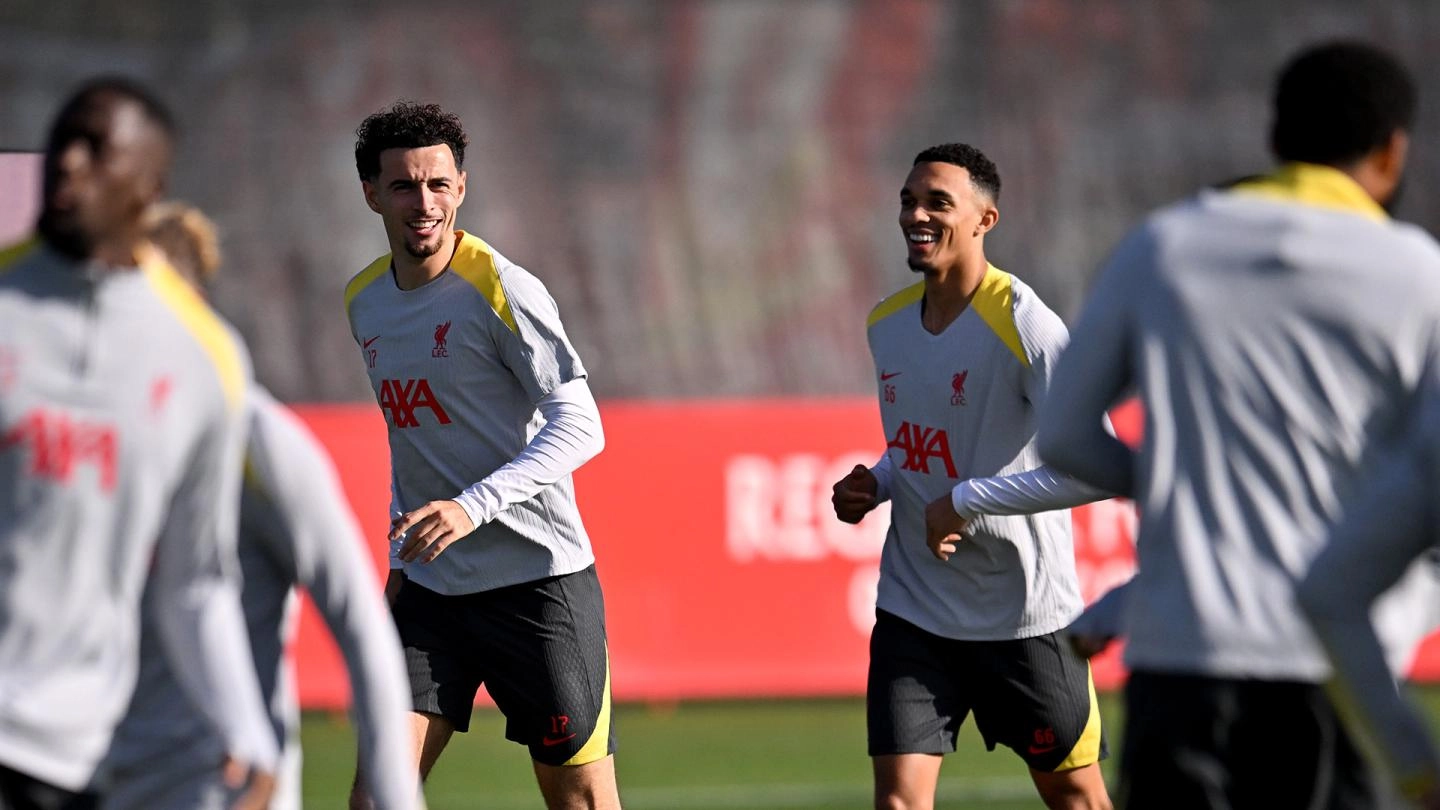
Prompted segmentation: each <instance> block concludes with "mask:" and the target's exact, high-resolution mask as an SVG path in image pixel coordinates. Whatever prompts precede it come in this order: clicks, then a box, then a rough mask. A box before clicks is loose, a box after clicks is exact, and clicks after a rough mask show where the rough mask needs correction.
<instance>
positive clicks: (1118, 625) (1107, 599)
mask: <svg viewBox="0 0 1440 810" xmlns="http://www.w3.org/2000/svg"><path fill="white" fill-rule="evenodd" d="M1133 581H1134V580H1126V581H1125V582H1123V583H1121V584H1119V585H1116V586H1115V587H1113V588H1111V589H1110V590H1108V591H1106V592H1105V595H1104V596H1102V597H1100V598H1099V599H1096V600H1095V603H1094V604H1092V605H1090V606H1089V607H1087V608H1085V612H1084V613H1081V614H1080V618H1078V619H1076V620H1075V621H1073V622H1071V623H1070V627H1069V628H1068V629H1069V630H1070V632H1071V633H1074V634H1075V635H1079V636H1095V637H1098V638H1119V637H1120V636H1122V635H1124V633H1125V606H1126V602H1127V601H1128V600H1129V596H1130V585H1131V583H1132V582H1133Z"/></svg>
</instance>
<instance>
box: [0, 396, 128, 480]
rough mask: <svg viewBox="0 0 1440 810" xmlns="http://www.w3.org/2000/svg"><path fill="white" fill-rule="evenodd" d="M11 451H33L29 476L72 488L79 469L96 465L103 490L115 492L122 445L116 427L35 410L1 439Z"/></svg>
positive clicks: (28, 471)
mask: <svg viewBox="0 0 1440 810" xmlns="http://www.w3.org/2000/svg"><path fill="white" fill-rule="evenodd" d="M11 447H25V448H28V449H29V451H30V466H29V468H28V469H27V470H26V473H27V474H28V475H31V476H34V477H36V478H48V479H50V480H52V481H57V482H59V483H62V484H68V483H70V481H71V480H72V479H73V478H74V475H75V470H76V468H77V467H79V466H80V465H82V464H87V465H94V467H95V469H96V470H97V471H98V472H99V473H100V490H101V491H102V492H105V493H107V494H108V493H110V492H113V491H115V483H116V479H117V478H118V473H117V471H116V466H117V464H118V455H119V450H120V441H119V438H118V431H116V429H115V426H114V425H111V424H106V423H103V422H88V421H85V420H81V419H72V418H71V417H70V415H69V414H66V413H64V412H61V411H55V410H49V409H46V408H35V409H34V410H31V411H30V412H29V413H27V414H26V415H25V416H23V417H22V418H21V419H20V421H18V422H16V423H15V424H13V425H11V426H10V427H9V429H7V430H6V431H5V434H4V435H3V436H0V449H9V448H11Z"/></svg>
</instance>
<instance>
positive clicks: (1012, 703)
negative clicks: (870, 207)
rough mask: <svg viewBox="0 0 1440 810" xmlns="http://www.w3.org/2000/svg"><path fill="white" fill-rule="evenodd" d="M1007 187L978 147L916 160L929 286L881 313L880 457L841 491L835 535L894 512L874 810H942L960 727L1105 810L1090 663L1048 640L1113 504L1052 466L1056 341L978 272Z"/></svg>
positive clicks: (1043, 318) (875, 665)
mask: <svg viewBox="0 0 1440 810" xmlns="http://www.w3.org/2000/svg"><path fill="white" fill-rule="evenodd" d="M999 196H1000V177H999V174H998V172H997V171H996V169H995V164H994V163H992V162H991V161H990V160H989V159H988V158H987V157H985V156H984V155H983V154H981V153H980V152H979V150H977V149H975V148H974V147H971V146H967V145H964V144H946V145H942V146H936V147H933V148H930V149H927V150H925V151H923V152H921V153H920V154H919V155H918V156H917V157H916V158H915V163H914V166H913V168H912V169H911V171H910V175H909V177H907V178H906V180H905V185H904V187H903V188H902V189H901V192H900V229H901V231H902V232H903V234H904V236H905V239H906V242H907V244H908V250H909V265H910V268H911V269H912V270H914V271H915V272H917V273H922V274H923V275H924V280H923V281H921V282H920V283H918V284H915V285H913V286H911V287H908V288H906V289H904V290H902V291H900V292H898V293H896V294H895V295H892V296H890V297H889V298H887V299H885V300H884V301H882V302H881V303H880V304H879V305H878V306H876V307H875V309H874V311H873V312H871V313H870V318H869V325H868V332H869V339H870V351H871V354H872V355H873V356H874V359H875V373H876V375H877V377H878V380H879V382H878V385H879V392H880V416H881V420H882V422H883V424H884V427H885V433H886V436H887V437H889V448H888V449H887V450H886V452H885V455H883V456H881V457H880V460H879V461H878V462H877V463H876V464H875V466H874V467H873V468H870V469H866V468H865V467H863V466H857V467H856V468H855V469H854V470H853V471H851V473H850V474H849V475H848V476H846V477H845V478H844V479H843V480H841V481H839V482H838V483H836V484H835V487H834V505H835V513H836V516H837V517H839V518H840V519H841V520H843V521H845V522H847V523H855V522H858V521H859V520H860V519H861V518H862V517H863V516H864V515H865V514H866V513H868V512H869V511H870V510H871V509H873V508H875V506H876V505H877V504H879V503H880V502H882V501H884V500H887V499H889V500H891V501H893V507H892V509H893V511H892V512H891V525H890V532H889V534H888V535H887V536H886V538H885V548H884V552H883V553H882V556H881V561H880V589H879V597H878V600H877V610H876V622H875V630H874V633H873V635H872V636H871V639H870V675H869V685H868V687H867V690H866V703H867V707H868V725H869V737H870V742H869V749H870V755H871V757H873V758H874V769H875V806H876V807H877V808H928V807H931V806H932V805H933V804H934V801H935V788H936V785H937V783H938V779H939V776H940V764H941V757H942V756H943V755H944V754H946V753H949V752H951V751H954V750H955V738H956V734H957V733H958V731H959V729H960V725H961V724H962V723H963V722H964V721H965V717H966V715H967V714H969V713H972V712H973V713H974V715H975V724H976V727H977V728H979V729H980V733H981V734H982V735H983V736H984V738H985V742H986V745H987V746H988V747H990V748H991V749H993V748H994V747H995V745H996V744H997V743H998V744H1003V745H1006V746H1008V747H1010V748H1011V749H1013V750H1014V751H1015V753H1017V754H1018V755H1019V756H1020V758H1021V759H1023V760H1025V763H1026V764H1027V765H1028V766H1029V767H1030V775H1031V778H1032V779H1033V780H1034V782H1035V787H1036V789H1037V790H1038V791H1039V793H1040V797H1041V798H1042V799H1043V800H1044V801H1045V803H1046V805H1047V806H1049V807H1067V808H1105V807H1109V806H1110V800H1109V798H1108V796H1107V795H1106V792H1105V783H1104V780H1103V778H1102V777H1101V773H1100V766H1099V760H1100V759H1101V758H1103V757H1104V756H1105V748H1104V741H1103V735H1102V734H1101V729H1100V714H1099V709H1098V707H1097V705H1096V702H1095V687H1094V684H1093V683H1092V681H1091V677H1090V667H1089V664H1088V663H1087V662H1086V661H1085V660H1084V659H1083V658H1080V657H1078V656H1076V655H1075V653H1074V652H1073V651H1071V649H1070V647H1069V646H1068V645H1066V644H1064V643H1061V641H1060V640H1059V639H1058V638H1057V636H1056V631H1057V630H1060V629H1061V628H1063V627H1065V625H1067V624H1069V623H1070V621H1071V620H1073V619H1074V618H1075V617H1076V615H1078V614H1079V613H1080V610H1081V607H1082V602H1081V600H1080V588H1079V583H1078V581H1077V578H1076V575H1075V556H1074V549H1073V546H1072V541H1071V535H1070V531H1071V529H1070V512H1069V511H1068V509H1069V507H1071V506H1078V505H1080V504H1084V503H1089V502H1091V501H1096V500H1102V499H1104V498H1108V497H1109V495H1108V494H1107V493H1104V492H1101V491H1099V490H1096V489H1094V488H1092V487H1089V486H1087V485H1084V484H1081V483H1079V482H1078V481H1075V480H1073V479H1070V478H1068V477H1067V476H1064V475H1060V474H1057V473H1055V472H1054V471H1052V470H1050V469H1048V468H1046V467H1044V466H1042V465H1041V463H1040V460H1039V457H1038V456H1037V455H1036V453H1035V450H1034V447H1033V439H1034V429H1035V413H1036V408H1037V407H1038V406H1039V405H1040V403H1041V401H1042V400H1044V399H1045V397H1046V393H1045V392H1046V389H1047V387H1048V384H1049V378H1050V370H1051V368H1052V366H1053V364H1054V362H1055V359H1056V358H1057V357H1058V356H1059V353H1060V351H1061V350H1062V349H1063V348H1064V347H1065V342H1066V337H1067V335H1066V331H1065V325H1064V324H1063V323H1061V321H1060V319H1059V318H1058V317H1056V315H1055V313H1053V312H1051V311H1050V309H1049V308H1048V307H1046V306H1045V304H1044V303H1043V302H1042V301H1041V300H1040V299H1039V298H1038V297H1037V296H1036V295H1035V293H1034V291H1032V290H1031V289H1030V287H1029V286H1027V285H1026V284H1025V283H1024V282H1022V281H1020V280H1019V279H1017V278H1015V277H1014V276H1012V275H1010V274H1009V273H1006V272H1004V271H1002V270H1000V269H998V268H996V267H995V266H994V265H991V264H990V263H989V262H988V261H987V260H986V258H985V249H984V243H985V234H986V233H988V232H989V231H990V230H991V229H992V228H994V227H995V224H996V222H997V221H998V219H999V211H998V209H997V207H996V205H997V203H998V200H999Z"/></svg>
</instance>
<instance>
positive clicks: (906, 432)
mask: <svg viewBox="0 0 1440 810" xmlns="http://www.w3.org/2000/svg"><path fill="white" fill-rule="evenodd" d="M887 446H889V447H893V448H895V449H897V450H904V451H905V462H904V463H903V464H901V465H900V469H902V470H910V471H911V472H922V473H928V472H930V459H932V458H938V459H940V460H941V461H942V462H944V464H945V474H946V475H948V476H950V477H951V478H959V477H960V476H958V475H956V474H955V461H954V459H953V458H951V456H950V437H949V436H947V435H946V434H945V431H944V430H941V429H939V428H929V427H925V426H923V425H912V424H910V423H909V422H901V423H900V429H899V430H897V431H895V438H893V439H891V440H890V443H889V444H888V445H887Z"/></svg>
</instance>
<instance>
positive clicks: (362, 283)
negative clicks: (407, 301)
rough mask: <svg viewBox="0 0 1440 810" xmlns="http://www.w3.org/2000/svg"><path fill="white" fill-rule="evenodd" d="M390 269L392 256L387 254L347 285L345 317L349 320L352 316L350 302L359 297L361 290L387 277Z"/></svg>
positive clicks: (357, 274) (356, 275)
mask: <svg viewBox="0 0 1440 810" xmlns="http://www.w3.org/2000/svg"><path fill="white" fill-rule="evenodd" d="M389 269H390V254H389V253H386V254H385V255H384V256H381V257H380V258H378V259H376V260H375V261H373V262H371V263H370V266H369V267H366V268H365V269H364V270H361V271H360V272H359V273H356V274H355V277H354V278H352V279H350V283H349V284H346V285H345V316H346V317H347V318H348V317H349V316H350V302H352V301H354V300H355V296H357V295H359V294H360V291H361V290H363V289H365V288H366V287H369V286H370V285H371V284H372V283H373V282H374V281H375V279H377V278H380V277H381V276H383V275H385V271H386V270H389Z"/></svg>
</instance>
